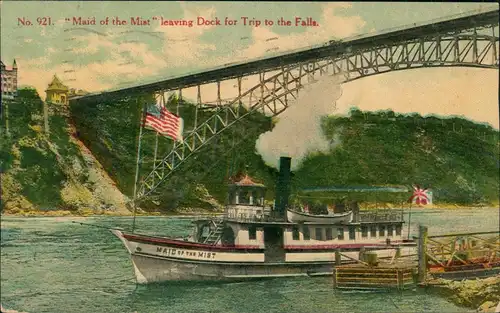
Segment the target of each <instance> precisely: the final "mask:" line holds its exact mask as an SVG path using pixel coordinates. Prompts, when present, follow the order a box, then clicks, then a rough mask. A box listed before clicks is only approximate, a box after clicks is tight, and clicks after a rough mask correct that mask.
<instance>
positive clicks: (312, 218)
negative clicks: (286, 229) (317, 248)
mask: <svg viewBox="0 0 500 313" xmlns="http://www.w3.org/2000/svg"><path fill="white" fill-rule="evenodd" d="M286 217H287V219H288V221H289V222H290V223H304V222H308V223H315V224H340V223H349V222H351V221H352V211H350V212H346V213H339V214H333V215H312V214H307V213H303V212H295V211H290V210H287V211H286Z"/></svg>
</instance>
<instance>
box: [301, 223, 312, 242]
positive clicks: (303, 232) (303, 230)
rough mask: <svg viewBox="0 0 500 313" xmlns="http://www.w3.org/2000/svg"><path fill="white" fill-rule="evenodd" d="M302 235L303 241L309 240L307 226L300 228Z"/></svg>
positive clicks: (309, 235)
mask: <svg viewBox="0 0 500 313" xmlns="http://www.w3.org/2000/svg"><path fill="white" fill-rule="evenodd" d="M302 234H303V235H304V240H309V239H311V233H310V232H309V226H304V227H303V228H302Z"/></svg>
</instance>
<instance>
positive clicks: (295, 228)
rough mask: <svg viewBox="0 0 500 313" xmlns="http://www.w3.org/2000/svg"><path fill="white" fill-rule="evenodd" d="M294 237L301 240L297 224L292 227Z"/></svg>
mask: <svg viewBox="0 0 500 313" xmlns="http://www.w3.org/2000/svg"><path fill="white" fill-rule="evenodd" d="M292 239H293V240H300V233H299V228H298V227H297V226H293V227H292Z"/></svg>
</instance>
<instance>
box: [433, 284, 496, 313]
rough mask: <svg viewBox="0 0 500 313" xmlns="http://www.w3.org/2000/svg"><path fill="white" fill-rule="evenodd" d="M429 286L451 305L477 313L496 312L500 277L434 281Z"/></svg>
mask: <svg viewBox="0 0 500 313" xmlns="http://www.w3.org/2000/svg"><path fill="white" fill-rule="evenodd" d="M430 285H431V286H435V287H437V288H438V289H439V292H440V293H442V294H443V295H444V296H445V297H446V298H448V299H450V300H451V301H452V302H453V303H455V304H457V305H460V306H463V307H468V308H472V309H476V311H477V312H496V307H497V306H498V305H499V303H500V275H497V276H494V277H488V278H484V279H479V278H478V279H475V280H463V281H450V280H444V279H436V280H433V281H432V282H431V284H430Z"/></svg>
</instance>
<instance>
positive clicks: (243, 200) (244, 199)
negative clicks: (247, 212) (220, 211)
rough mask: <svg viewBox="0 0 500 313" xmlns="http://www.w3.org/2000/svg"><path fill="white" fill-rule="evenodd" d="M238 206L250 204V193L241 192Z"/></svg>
mask: <svg viewBox="0 0 500 313" xmlns="http://www.w3.org/2000/svg"><path fill="white" fill-rule="evenodd" d="M238 200H239V201H238V204H250V192H248V191H243V190H242V191H240V196H239V199H238Z"/></svg>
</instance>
